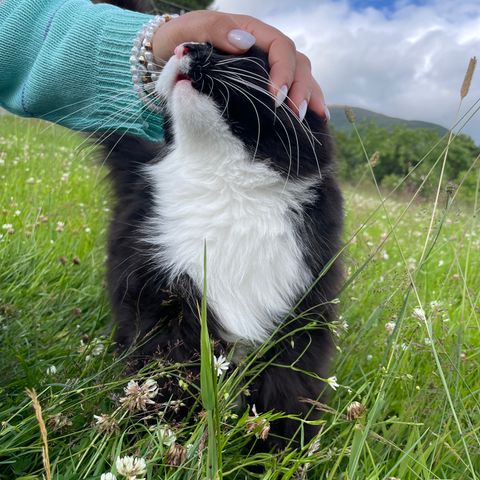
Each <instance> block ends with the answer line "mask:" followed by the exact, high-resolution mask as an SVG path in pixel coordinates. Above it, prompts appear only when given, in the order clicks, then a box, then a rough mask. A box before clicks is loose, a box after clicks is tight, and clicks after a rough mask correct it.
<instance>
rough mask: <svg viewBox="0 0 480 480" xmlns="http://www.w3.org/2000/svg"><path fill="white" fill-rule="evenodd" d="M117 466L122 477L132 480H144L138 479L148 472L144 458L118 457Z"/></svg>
mask: <svg viewBox="0 0 480 480" xmlns="http://www.w3.org/2000/svg"><path fill="white" fill-rule="evenodd" d="M115 466H116V467H117V472H118V473H119V474H120V475H123V476H124V477H127V478H128V479H131V480H143V478H137V476H139V475H144V474H145V473H146V472H147V463H146V462H145V459H144V458H142V457H129V456H126V457H117V460H116V462H115Z"/></svg>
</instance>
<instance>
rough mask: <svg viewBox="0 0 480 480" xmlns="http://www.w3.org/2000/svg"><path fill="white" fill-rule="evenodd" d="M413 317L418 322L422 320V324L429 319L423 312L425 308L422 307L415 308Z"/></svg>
mask: <svg viewBox="0 0 480 480" xmlns="http://www.w3.org/2000/svg"><path fill="white" fill-rule="evenodd" d="M412 317H413V318H416V319H417V320H420V321H422V322H425V321H426V320H427V317H426V316H425V312H424V311H423V308H421V307H415V308H414V309H413V312H412Z"/></svg>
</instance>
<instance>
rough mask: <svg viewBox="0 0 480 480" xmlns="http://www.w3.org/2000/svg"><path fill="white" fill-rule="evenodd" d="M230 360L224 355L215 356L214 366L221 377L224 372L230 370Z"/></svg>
mask: <svg viewBox="0 0 480 480" xmlns="http://www.w3.org/2000/svg"><path fill="white" fill-rule="evenodd" d="M229 366H230V362H229V361H228V360H227V359H226V357H224V356H223V355H219V356H218V358H217V357H215V356H214V357H213V368H214V369H215V370H216V371H217V376H218V377H219V376H220V375H221V374H222V373H223V372H226V371H227V370H228V367H229Z"/></svg>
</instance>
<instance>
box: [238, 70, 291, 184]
mask: <svg viewBox="0 0 480 480" xmlns="http://www.w3.org/2000/svg"><path fill="white" fill-rule="evenodd" d="M231 80H232V79H231ZM233 80H234V79H233ZM230 85H231V86H232V87H233V85H232V84H230ZM235 88H237V89H239V90H241V91H242V92H243V93H244V94H246V95H251V93H250V92H248V91H247V90H245V89H243V88H242V87H240V86H238V85H235ZM259 91H260V92H261V93H264V91H263V90H262V89H260V90H259ZM251 96H252V95H251ZM252 98H254V99H255V100H256V101H257V102H258V103H260V104H261V105H263V106H264V107H265V108H267V109H268V110H269V111H270V112H271V113H272V114H273V115H274V117H275V118H276V119H278V121H279V122H280V125H281V126H282V128H283V130H284V132H285V135H286V137H287V140H288V144H289V152H288V158H289V162H290V163H289V167H288V171H287V180H288V179H289V178H290V171H291V162H292V156H293V155H292V144H291V142H290V136H289V134H288V129H287V128H286V126H285V125H284V123H283V121H282V120H281V119H280V118H279V117H278V116H277V112H276V111H275V110H274V109H273V108H271V107H270V106H269V105H267V104H266V103H265V102H262V101H261V100H259V99H258V98H256V97H253V96H252ZM289 121H290V122H291V119H289ZM294 133H295V137H296V142H297V164H298V162H299V158H300V151H299V145H298V137H297V134H296V132H295V130H294ZM285 185H286V181H285Z"/></svg>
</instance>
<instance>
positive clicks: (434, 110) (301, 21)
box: [214, 0, 480, 143]
mask: <svg viewBox="0 0 480 480" xmlns="http://www.w3.org/2000/svg"><path fill="white" fill-rule="evenodd" d="M388 3H393V2H386V4H388ZM214 6H215V7H216V8H218V9H219V10H222V11H230V12H235V13H244V14H249V15H253V16H255V17H257V18H260V19H262V20H264V21H266V22H267V23H270V24H272V25H274V26H275V27H277V28H279V29H280V30H282V31H283V32H285V33H286V34H287V35H289V36H290V37H291V38H293V39H294V40H295V42H296V44H297V48H298V49H299V50H300V51H302V52H304V53H306V54H307V55H308V56H309V57H310V59H311V61H312V65H313V67H312V68H313V72H314V74H315V77H316V78H317V80H318V81H319V83H320V85H321V86H322V88H323V90H324V92H325V95H326V98H327V101H328V102H329V103H341V104H343V103H346V104H350V105H356V106H364V107H366V108H370V109H372V110H375V111H379V112H382V113H385V114H387V115H392V116H399V117H402V118H407V119H416V120H426V121H433V122H436V123H439V124H441V125H444V126H446V127H449V126H451V124H452V122H453V121H454V118H455V113H456V110H457V106H458V101H459V90H460V86H461V84H462V81H463V77H464V74H465V70H466V66H467V64H468V60H469V59H470V57H472V56H477V57H480V1H478V0H427V1H426V2H425V4H424V5H414V4H412V3H411V2H409V1H408V0H402V1H397V2H396V8H394V9H389V10H383V11H380V10H377V9H375V8H371V7H370V8H367V9H362V10H355V9H353V8H352V7H351V6H350V5H349V3H348V2H347V1H346V0H339V1H334V0H325V1H323V2H319V1H313V0H302V1H297V2H292V1H291V0H262V1H261V2H259V1H258V0H216V2H215V4H214ZM479 98H480V68H479V69H478V71H477V72H476V76H475V77H474V82H473V84H472V88H471V90H470V94H469V96H468V97H467V98H466V101H465V105H464V109H463V110H464V111H465V109H466V107H467V106H469V105H471V104H472V103H473V102H474V101H475V100H477V99H479ZM465 132H466V133H468V134H469V135H471V136H473V137H474V138H475V139H476V141H477V142H478V143H480V113H479V114H477V115H476V116H475V118H474V119H472V120H471V121H470V123H469V124H468V125H467V127H466V128H465Z"/></svg>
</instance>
